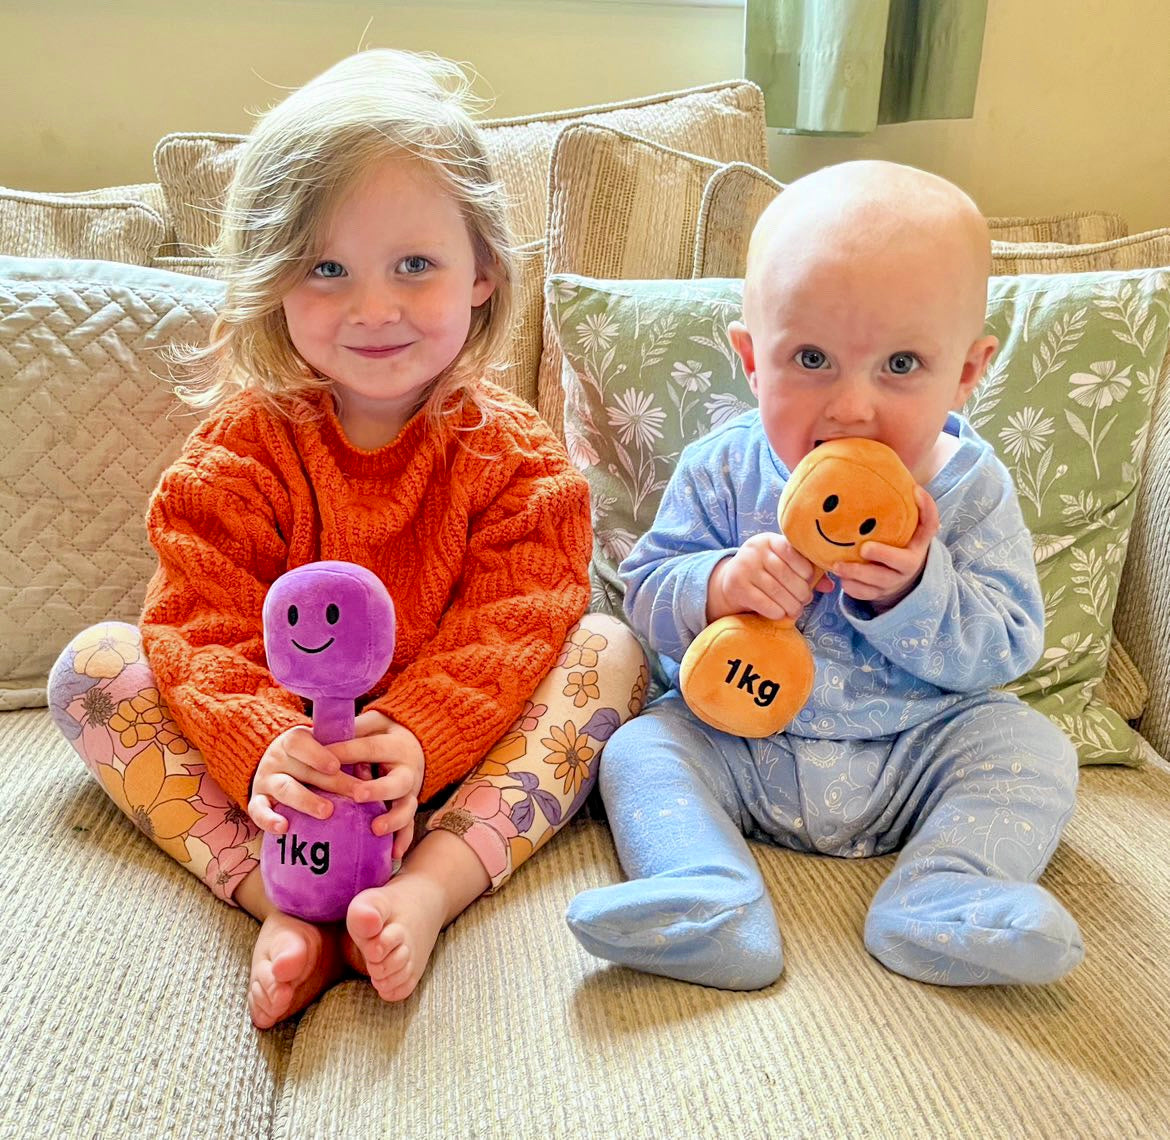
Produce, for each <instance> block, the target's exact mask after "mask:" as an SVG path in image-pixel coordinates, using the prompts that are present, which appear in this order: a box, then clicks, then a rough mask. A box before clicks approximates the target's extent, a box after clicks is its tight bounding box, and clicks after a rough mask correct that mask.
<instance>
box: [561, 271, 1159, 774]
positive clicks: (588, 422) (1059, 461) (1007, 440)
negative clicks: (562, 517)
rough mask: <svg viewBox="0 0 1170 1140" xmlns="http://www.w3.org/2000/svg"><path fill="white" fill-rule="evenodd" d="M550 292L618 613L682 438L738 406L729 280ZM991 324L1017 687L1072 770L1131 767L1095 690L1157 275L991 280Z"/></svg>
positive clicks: (1143, 407)
mask: <svg viewBox="0 0 1170 1140" xmlns="http://www.w3.org/2000/svg"><path fill="white" fill-rule="evenodd" d="M547 290H548V292H547V296H548V307H549V314H550V319H551V323H552V327H553V332H554V335H556V336H557V338H558V340H559V342H560V344H561V345H562V347H563V349H564V351H565V355H566V360H567V367H566V370H565V383H566V386H567V388H568V399H567V402H566V410H565V428H566V437H567V442H568V444H569V451H570V454H571V455H572V456H573V458H574V461H575V462H576V463H577V465H578V466H579V467H581V468H582V470H584V472H585V474H586V476H587V478H588V479H589V482H590V487H591V490H592V496H593V508H594V530H595V546H594V561H593V567H592V572H593V581H594V608H597V609H601V610H603V611H605V612H609V613H613V614H614V615H615V616H619V617H620V616H621V600H622V589H621V584H620V581H619V579H618V576H617V569H616V568H617V564H618V563H619V562H620V560H621V559H622V558H623V557H624V556H625V554H626V553H628V551H629V549H630V548H631V546H632V545H633V543H634V542H635V541H636V539H637V538H638V536H639V535H640V534H642V533H643V532H644V531H645V529H646V528H647V527H648V526H649V525H650V524H651V522H652V521H653V518H654V514H655V511H656V509H657V505H658V502H659V500H660V498H661V494H662V490H663V488H664V487H665V485H666V481H667V480H668V479H669V477H670V473H671V471H672V470H673V468H674V464H675V462H676V461H677V458H678V455H679V453H680V452H681V450H682V448H683V446H684V445H685V444H686V443H687V442H689V441H690V440H692V439H694V438H697V437H698V436H699V435H701V434H703V433H704V432H706V431H708V430H710V428H711V427H713V426H715V425H717V424H719V423H721V422H723V421H724V420H725V419H727V418H729V417H731V416H734V415H736V414H737V413H738V412H739V411H741V410H742V409H743V408H744V407H746V406H748V405H749V403H750V401H751V397H750V394H749V391H748V388H747V383H746V380H745V379H744V377H743V375H742V371H741V369H740V366H739V362H738V358H736V357H735V356H734V354H733V353H732V351H731V349H730V346H729V345H728V343H727V338H726V329H727V324H728V322H729V321H730V320H732V319H734V318H736V317H737V316H738V315H739V311H740V298H741V293H742V282H740V281H738V280H730V281H729V280H721V279H716V278H707V279H701V280H693V281H597V280H593V279H588V278H582V277H580V276H573V275H559V276H554V277H552V278H550V280H549V282H548V285H547ZM988 323H989V328H990V330H991V331H992V332H993V333H995V334H996V335H997V336H999V338H1000V341H1001V345H1002V347H1001V349H1000V352H999V353H998V355H997V356H996V358H995V360H994V361H993V363H992V367H991V369H990V370H989V372H988V375H987V377H986V378H985V380H984V382H983V384H982V385H981V386H980V388H979V389H978V390H977V392H976V394H975V396H974V397H973V398H972V400H971V401H970V403H969V404H968V407H967V413H968V415H969V416H970V417H971V420H972V423H973V424H974V425H975V426H976V428H977V429H978V430H979V431H980V432H981V434H982V435H983V436H984V438H986V439H987V440H988V441H989V442H990V443H992V444H993V445H994V446H995V447H996V448H997V450H998V451H999V453H1000V455H1001V457H1002V458H1003V459H1004V461H1005V462H1006V463H1007V465H1008V467H1009V468H1010V469H1011V470H1012V474H1013V477H1014V478H1015V481H1016V485H1017V488H1018V490H1019V495H1020V500H1021V504H1022V507H1023V510H1024V516H1025V519H1026V521H1027V522H1028V525H1029V527H1030V528H1031V530H1032V533H1033V536H1034V539H1035V543H1036V550H1037V561H1038V565H1039V569H1040V576H1041V583H1042V585H1043V587H1044V592H1045V605H1046V614H1047V642H1046V648H1045V652H1044V656H1043V659H1042V661H1041V662H1040V664H1039V665H1038V666H1037V668H1036V669H1035V670H1033V671H1032V672H1031V673H1029V674H1028V675H1027V676H1026V677H1024V678H1021V680H1020V681H1019V682H1017V683H1015V685H1013V686H1012V687H1013V688H1015V689H1016V690H1017V691H1019V692H1020V693H1021V695H1022V696H1024V698H1025V699H1026V700H1028V701H1029V702H1030V703H1032V704H1034V705H1035V706H1036V707H1037V708H1039V709H1041V711H1043V712H1045V713H1046V714H1047V715H1049V716H1050V717H1052V719H1053V720H1054V721H1056V723H1058V724H1059V725H1060V726H1061V727H1062V728H1063V729H1064V730H1065V731H1066V732H1068V733H1069V735H1070V736H1071V737H1072V738H1073V740H1074V742H1075V743H1076V745H1077V748H1078V751H1079V754H1080V757H1081V760H1082V762H1084V763H1110V762H1112V763H1119V762H1120V763H1135V762H1136V761H1137V754H1138V752H1137V750H1138V740H1137V737H1136V734H1134V733H1133V731H1132V729H1131V728H1130V727H1129V726H1128V725H1127V724H1126V723H1125V720H1124V719H1123V718H1122V716H1120V715H1119V714H1118V713H1117V711H1116V710H1114V709H1112V708H1110V707H1108V706H1107V705H1105V703H1104V701H1103V700H1102V696H1101V693H1100V692H1099V688H1100V686H1101V685H1102V681H1103V678H1104V675H1105V671H1106V665H1107V661H1108V658H1109V655H1110V654H1109V649H1110V642H1111V634H1112V619H1113V612H1114V606H1115V603H1116V599H1117V589H1118V582H1119V579H1120V575H1121V568H1122V564H1123V562H1124V560H1125V554H1126V547H1127V542H1128V536H1129V529H1130V523H1131V521H1132V519H1133V513H1134V507H1135V503H1136V499H1137V495H1136V492H1137V490H1138V486H1139V483H1140V472H1141V470H1142V461H1143V458H1144V453H1145V448H1146V441H1147V437H1148V434H1149V433H1148V428H1149V423H1150V412H1151V401H1152V397H1153V393H1154V390H1155V386H1156V382H1157V379H1158V376H1159V372H1160V370H1162V369H1163V368H1165V367H1167V363H1166V360H1167V341H1168V334H1170V271H1164V270H1140V271H1129V272H1120V273H1110V272H1106V273H1097V274H1058V275H1053V276H1047V277H1032V276H1025V277H997V278H994V279H993V280H992V283H991V296H990V303H989V313H988ZM1115 687H1116V686H1115ZM1131 695H1132V694H1131ZM1139 695H1140V694H1139ZM1131 704H1132V701H1131Z"/></svg>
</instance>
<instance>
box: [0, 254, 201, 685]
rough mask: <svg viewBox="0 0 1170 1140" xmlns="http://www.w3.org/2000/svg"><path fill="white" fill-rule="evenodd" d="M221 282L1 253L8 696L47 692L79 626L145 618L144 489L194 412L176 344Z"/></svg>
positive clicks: (1, 612)
mask: <svg viewBox="0 0 1170 1140" xmlns="http://www.w3.org/2000/svg"><path fill="white" fill-rule="evenodd" d="M222 292H223V287H222V286H221V285H219V284H218V283H216V282H213V281H204V280H201V279H199V278H196V277H181V276H179V275H177V274H170V273H163V272H161V271H159V270H154V269H146V268H141V267H135V266H128V265H114V264H110V263H108V262H104V261H56V262H54V261H40V260H36V259H29V260H22V259H17V258H0V438H2V439H3V440H4V447H3V449H0V708H14V707H22V706H25V705H31V704H43V703H44V683H45V676H46V674H47V672H48V669H49V667H50V666H51V665H52V663H53V661H54V659H55V658H56V655H57V654H58V653H59V652H60V650H61V649H62V648H63V646H64V645H65V643H66V641H68V639H69V638H70V637H72V636H73V635H74V634H75V633H77V632H78V631H79V630H81V629H83V628H84V627H85V626H87V625H91V624H93V623H94V622H97V621H101V620H103V619H107V618H112V619H121V620H124V621H136V620H137V619H138V615H139V613H140V611H141V606H142V597H143V593H144V591H145V588H146V583H147V580H148V578H149V576H150V574H151V573H152V572H153V569H154V556H153V553H152V552H151V550H150V547H149V545H148V544H147V541H146V533H145V527H144V525H143V515H144V512H145V506H146V498H147V495H148V494H149V492H150V490H151V489H152V488H153V487H154V485H155V483H156V482H157V480H158V476H159V474H160V473H161V471H162V469H163V468H164V467H165V466H166V465H167V464H168V463H170V462H171V460H173V458H174V457H175V455H176V454H177V452H178V449H179V446H180V444H181V442H182V440H183V439H184V437H185V436H186V435H187V434H188V433H189V432H190V431H191V429H192V428H193V427H194V426H195V423H196V422H197V421H196V418H195V417H194V416H193V415H192V414H191V413H189V412H187V411H185V410H183V409H181V408H180V406H179V405H178V403H177V401H176V400H175V398H174V397H173V395H172V394H171V392H170V389H169V387H168V385H167V383H166V382H165V380H164V377H165V376H166V375H167V365H166V361H165V359H164V357H163V354H162V349H163V348H165V347H166V346H167V345H168V344H172V343H174V342H176V341H183V340H187V341H193V342H201V341H205V340H206V338H207V334H208V332H209V331H210V327H211V322H212V319H213V316H214V310H213V306H214V305H215V303H216V302H217V300H218V298H219V297H220V296H221V295H222Z"/></svg>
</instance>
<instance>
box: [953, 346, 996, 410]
mask: <svg viewBox="0 0 1170 1140" xmlns="http://www.w3.org/2000/svg"><path fill="white" fill-rule="evenodd" d="M997 348H999V340H998V338H996V337H993V336H982V337H980V338H979V339H978V340H977V341H975V342H974V343H973V344H972V345H971V347H970V348H969V349H967V359H966V360H964V361H963V374H962V375H961V376H960V377H959V387H958V388H957V389H956V391H955V400H954V403H953V404H952V405H951V410H952V411H955V412H958V411H962V409H963V405H964V404H965V403H966V402H967V398H968V397H969V396H970V395H971V393H972V392H974V391H975V389H976V388H977V387H978V386H979V381H980V380H982V379H983V373H984V372H986V371H987V366H988V365H989V364H990V363H991V358H992V357H993V356H994V355H995V350H996V349H997Z"/></svg>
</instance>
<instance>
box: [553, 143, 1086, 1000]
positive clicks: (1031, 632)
mask: <svg viewBox="0 0 1170 1140" xmlns="http://www.w3.org/2000/svg"><path fill="white" fill-rule="evenodd" d="M989 271H990V241H989V238H988V230H987V224H986V222H985V221H984V219H983V217H982V216H981V214H980V213H979V211H978V210H977V209H976V207H975V205H974V203H973V202H972V201H971V200H970V199H969V198H968V197H967V195H965V194H964V193H963V192H962V191H960V190H959V189H958V188H957V187H955V186H953V185H952V184H950V183H949V182H947V181H945V180H943V179H941V178H938V177H936V176H934V175H931V174H927V173H925V172H923V171H919V170H914V169H911V168H909V167H903V166H896V165H893V164H891V163H885V162H854V163H846V164H843V165H840V166H835V167H829V168H827V169H824V170H821V171H818V172H817V173H815V174H811V175H809V176H807V177H805V178H802V179H800V180H798V181H797V182H794V183H793V184H792V185H791V186H789V187H788V188H787V189H785V190H784V191H783V192H782V193H781V194H780V195H779V196H778V197H777V198H776V200H775V201H774V202H773V203H772V205H771V206H769V208H768V209H767V210H766V211H765V212H764V214H763V216H762V217H761V218H760V221H759V223H758V224H757V226H756V229H755V231H754V232H753V235H752V240H751V246H750V250H749V255H748V267H747V275H746V279H745V282H744V300H743V321H742V323H735V324H733V325H732V328H731V331H730V335H731V340H732V343H733V345H734V347H735V350H736V352H737V353H738V354H739V356H740V358H741V359H742V361H743V364H744V368H745V370H746V372H747V376H748V382H749V384H750V385H751V389H752V392H753V394H754V395H755V397H756V400H757V402H758V405H759V407H758V409H753V410H752V411H750V412H748V413H746V414H744V415H742V416H740V417H739V418H738V419H735V420H733V421H731V422H729V423H727V424H725V425H723V426H721V427H720V428H718V429H716V430H715V431H714V432H712V433H711V434H709V435H707V436H706V437H704V438H703V439H701V440H699V441H697V442H696V443H694V444H691V445H690V446H689V447H687V448H686V450H685V451H684V452H683V454H682V456H681V458H680V460H679V463H678V467H677V469H676V471H675V473H674V476H673V478H672V479H671V482H670V484H669V486H668V487H667V489H666V492H665V494H664V497H663V500H662V504H661V507H660V509H659V512H658V516H657V518H656V520H655V523H654V526H653V527H652V528H651V530H650V531H649V532H648V533H647V534H646V535H645V536H644V537H643V538H642V539H641V540H639V542H638V543H637V545H636V546H635V547H634V549H633V551H632V552H631V553H630V555H629V557H628V558H627V559H626V560H625V561H624V562H623V563H622V566H621V574H622V577H623V580H624V582H625V584H626V589H627V593H626V611H627V614H628V615H629V617H630V619H631V621H632V622H633V624H634V626H635V627H636V628H637V629H638V631H639V632H640V633H641V634H642V635H643V636H644V637H645V638H646V639H647V640H648V642H649V644H650V645H651V646H652V648H653V649H654V650H655V651H656V652H657V653H658V654H659V655H660V656H661V658H662V662H663V666H664V668H665V669H666V671H667V674H668V675H669V676H671V677H672V678H677V673H678V661H679V660H680V659H681V657H682V655H683V653H684V652H685V651H686V648H687V646H688V645H689V644H690V642H691V641H692V640H693V639H694V638H695V636H696V635H697V634H698V633H699V632H700V631H701V630H702V629H703V627H704V626H706V625H707V624H708V623H710V622H712V621H714V620H716V619H717V618H719V617H722V616H724V615H726V614H732V613H742V612H752V613H757V614H760V615H762V616H764V617H767V618H782V617H789V618H794V619H797V625H798V628H800V629H801V630H802V632H803V633H804V635H805V637H806V638H807V639H808V641H809V644H810V646H811V648H812V650H813V654H814V658H815V665H816V676H815V681H814V685H813V690H812V695H811V697H810V698H809V701H808V702H807V704H806V705H805V707H804V708H803V709H802V710H801V711H800V712H799V713H798V714H797V716H796V717H795V719H794V720H793V721H792V722H791V723H790V724H789V725H788V726H787V728H786V729H785V730H784V731H783V732H780V733H777V734H776V735H774V736H771V737H766V738H764V739H759V740H750V739H741V738H738V737H734V736H730V735H727V734H725V733H722V732H720V731H718V730H716V729H714V728H711V727H709V726H708V725H706V724H704V723H703V722H702V721H700V720H698V719H697V718H696V717H695V716H694V715H693V714H692V713H691V712H690V710H689V709H688V708H687V706H686V704H685V703H684V702H683V700H682V698H681V696H680V694H679V692H678V689H677V684H676V687H675V688H673V689H671V690H670V691H668V692H667V693H666V694H665V695H663V696H662V697H660V698H659V699H658V700H657V701H656V702H654V703H653V704H651V705H650V706H649V707H648V709H647V710H646V712H645V713H644V714H643V715H642V716H641V717H638V718H635V719H634V720H632V721H630V722H629V723H627V724H626V725H624V726H623V727H622V728H620V729H618V731H617V732H616V733H615V734H614V735H613V737H612V738H611V739H610V740H609V742H608V744H607V746H606V751H605V757H604V760H603V762H602V766H601V776H600V784H601V790H602V795H603V797H604V800H605V804H606V809H607V812H608V816H609V821H610V826H611V828H612V830H613V834H614V840H615V843H616V845H617V850H618V855H619V857H620V859H621V863H622V867H623V869H624V871H625V873H626V875H627V876H628V881H627V882H624V883H620V884H617V885H614V886H609V887H602V888H598V889H595V890H590V891H586V892H584V893H583V894H581V895H578V896H577V898H575V899H574V900H573V902H572V903H571V904H570V907H569V911H568V916H567V917H568V922H569V926H570V927H571V929H572V930H573V932H574V934H575V935H576V937H577V938H578V939H579V941H580V942H581V943H582V945H584V946H585V948H586V949H588V950H589V951H590V952H591V953H593V954H596V955H598V956H599V957H601V958H605V959H608V960H609V961H613V962H618V963H621V964H624V965H627V966H631V967H633V968H635V969H640V970H646V971H649V972H651V973H657V974H663V975H666V976H668V977H671V978H678V979H682V980H684V981H689V982H698V983H702V984H704V985H710V986H717V987H720V988H725V989H754V988H758V987H762V986H766V985H768V984H769V983H771V982H773V981H774V980H775V979H776V978H777V977H778V976H779V975H780V972H781V970H782V968H783V955H782V950H781V939H780V932H779V929H778V927H777V923H776V918H775V914H774V912H773V909H772V904H771V901H770V899H769V897H768V894H767V891H766V889H765V886H764V881H763V878H762V876H761V874H760V872H759V869H758V868H757V866H756V863H755V860H754V859H753V857H752V854H751V852H750V850H749V848H748V846H747V843H746V842H745V837H747V838H750V839H754V840H758V841H764V842H770V843H776V844H780V845H782V846H785V847H788V848H792V849H794V850H797V851H805V852H811V853H815V854H821V855H837V856H847V857H856V856H868V855H882V854H886V853H888V852H893V851H900V852H901V854H900V855H899V857H898V859H897V862H896V863H895V864H894V867H893V870H892V872H891V873H890V875H889V877H888V878H887V879H886V880H885V881H884V882H883V884H882V885H881V887H880V888H879V889H878V891H877V893H876V895H875V897H874V899H873V900H872V903H871V905H870V907H869V912H868V915H867V918H866V923H865V945H866V947H867V948H868V949H869V951H870V953H872V954H873V955H874V956H875V957H877V958H878V959H879V960H880V961H881V962H883V963H884V964H885V965H886V966H887V967H889V968H890V969H891V970H895V971H897V972H898V973H900V974H905V975H907V976H908V977H911V978H917V979H920V980H922V981H927V982H935V983H939V984H944V985H981V984H993V983H1001V984H1002V983H1039V982H1050V981H1053V980H1055V979H1057V978H1059V977H1061V976H1062V975H1063V974H1065V973H1066V972H1067V971H1069V970H1071V969H1072V968H1073V967H1074V966H1076V965H1077V963H1078V962H1080V960H1081V958H1082V957H1083V954H1084V949H1083V944H1082V941H1081V936H1080V931H1079V930H1078V928H1077V925H1076V923H1075V922H1074V920H1073V919H1072V917H1071V916H1070V915H1069V914H1068V912H1067V911H1066V910H1065V909H1064V907H1062V906H1061V904H1060V903H1059V902H1058V901H1057V900H1056V899H1055V898H1054V897H1053V896H1052V895H1051V894H1050V893H1049V892H1048V891H1046V890H1045V889H1044V888H1042V887H1040V886H1038V885H1037V883H1036V879H1037V878H1038V877H1039V876H1040V873H1041V872H1042V871H1043V870H1044V867H1045V866H1046V864H1047V863H1048V861H1049V859H1050V858H1051V856H1052V852H1053V850H1054V849H1055V847H1056V844H1057V842H1058V841H1059V838H1060V835H1061V832H1062V831H1063V829H1064V826H1065V824H1066V823H1067V822H1068V819H1069V817H1070V815H1071V814H1072V810H1073V800H1074V791H1075V788H1076V782H1077V760H1076V754H1075V752H1074V750H1073V747H1072V745H1071V744H1070V742H1069V741H1068V740H1067V738H1066V737H1065V736H1064V735H1063V734H1062V733H1061V732H1060V731H1059V730H1058V729H1057V728H1056V727H1055V726H1054V725H1053V724H1051V722H1049V721H1048V720H1047V719H1046V718H1045V717H1043V716H1042V715H1040V714H1039V713H1037V712H1035V711H1033V710H1031V709H1029V708H1028V707H1027V706H1026V705H1024V704H1023V703H1022V702H1020V701H1019V700H1018V699H1017V698H1016V697H1014V696H1012V695H1010V694H1008V693H1005V692H1002V691H1000V690H999V688H998V687H999V686H1002V685H1003V684H1005V683H1006V682H1008V681H1011V680H1013V679H1014V678H1016V677H1018V676H1020V675H1021V674H1022V673H1024V672H1026V671H1027V670H1028V669H1029V668H1030V667H1031V666H1032V665H1033V664H1035V662H1036V660H1037V659H1038V658H1039V655H1040V653H1041V651H1042V649H1043V643H1044V639H1043V618H1044V609H1043V604H1042V599H1041V594H1040V586H1039V581H1038V579H1037V574H1036V567H1035V561H1034V558H1033V553H1032V542H1031V538H1030V535H1029V534H1028V531H1027V529H1026V527H1025V525H1024V521H1023V518H1022V516H1021V513H1020V507H1019V503H1018V500H1017V498H1016V494H1015V491H1014V489H1013V486H1012V482H1011V477H1010V475H1009V474H1008V472H1007V470H1006V468H1005V467H1004V466H1003V464H1002V463H1001V462H1000V461H999V460H998V459H997V458H996V456H995V454H994V452H993V450H992V449H991V447H990V446H989V445H988V444H987V443H986V442H985V441H984V440H982V439H981V438H980V437H979V436H978V435H977V434H976V432H975V431H974V430H973V429H972V427H971V426H970V424H969V423H967V422H966V420H964V419H963V418H962V416H960V415H958V414H957V410H958V409H959V408H961V407H962V406H963V403H964V402H965V400H966V399H967V397H968V396H969V395H970V394H971V392H972V391H973V390H974V388H975V386H976V385H977V384H978V382H979V380H980V378H981V376H982V375H983V372H984V369H985V368H986V366H987V363H988V361H989V360H990V358H991V356H992V354H993V353H994V351H995V349H996V341H995V338H994V337H989V336H985V335H984V315H985V309H986V304H987V278H988V274H989ZM841 437H864V438H868V439H876V440H879V441H881V442H882V443H885V444H887V445H888V446H889V447H891V448H893V449H894V451H896V452H897V454H898V455H899V457H900V458H901V460H902V462H903V463H904V464H905V465H906V467H907V468H908V469H909V470H910V472H911V474H912V475H913V476H914V479H915V481H916V482H917V484H918V487H917V490H916V497H917V501H918V508H919V523H918V527H917V530H916V531H915V533H914V535H913V537H912V538H911V540H910V542H909V544H908V545H907V546H906V547H904V548H897V547H892V546H887V545H884V544H881V543H877V542H868V543H866V544H865V545H864V546H863V547H862V549H861V554H862V556H863V558H864V561H862V562H858V563H849V564H846V563H841V564H838V565H836V566H833V567H830V573H829V574H828V575H822V574H821V572H820V571H819V570H818V569H816V568H814V567H813V566H812V564H811V563H809V562H808V560H807V559H805V558H803V557H802V556H801V555H799V554H798V553H797V552H796V551H795V550H794V549H793V548H792V547H791V546H790V545H789V543H788V541H787V539H785V538H784V536H783V535H782V534H779V533H776V522H775V520H776V504H777V502H778V500H779V498H780V494H781V491H782V490H783V487H784V484H785V482H786V480H787V479H788V476H789V473H790V472H791V471H792V469H793V468H794V466H795V465H796V464H797V463H798V462H799V461H800V459H801V458H802V457H803V456H805V455H806V454H808V452H809V451H811V450H812V449H813V448H815V447H816V446H818V445H819V444H820V443H822V442H824V441H826V440H830V439H837V438H841Z"/></svg>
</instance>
